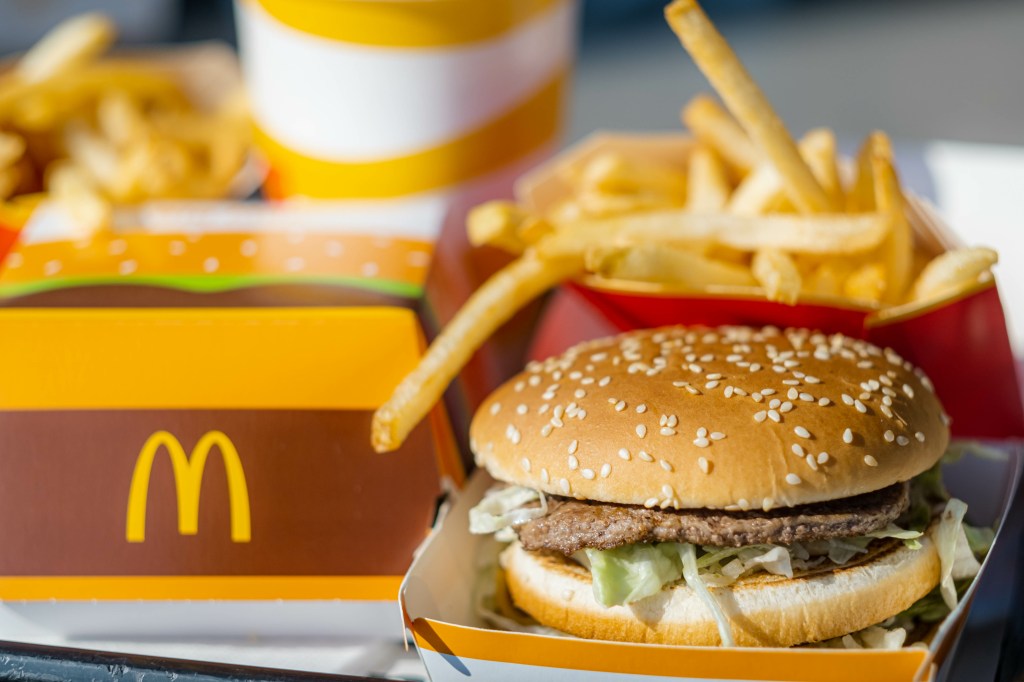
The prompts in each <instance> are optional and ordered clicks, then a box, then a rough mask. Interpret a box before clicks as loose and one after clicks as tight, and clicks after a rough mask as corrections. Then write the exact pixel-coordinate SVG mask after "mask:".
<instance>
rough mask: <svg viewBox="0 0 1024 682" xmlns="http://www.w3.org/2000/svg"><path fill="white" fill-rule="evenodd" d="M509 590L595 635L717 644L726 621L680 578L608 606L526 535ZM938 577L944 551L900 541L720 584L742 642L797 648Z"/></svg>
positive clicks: (902, 603)
mask: <svg viewBox="0 0 1024 682" xmlns="http://www.w3.org/2000/svg"><path fill="white" fill-rule="evenodd" d="M501 563H502V565H503V566H504V568H505V571H506V579H507V582H508V589H509V593H510V594H511V595H512V600H513V602H514V603H515V605H516V606H517V607H519V608H520V609H522V610H523V611H525V612H526V613H528V614H530V615H531V616H532V617H533V618H535V619H536V620H537V622H539V623H541V624H542V625H546V626H548V627H552V628H555V629H557V630H561V631H563V632H566V633H569V634H571V635H575V636H577V637H584V638H587V639H606V640H613V641H619V642H643V643H652V644H685V645H689V646H717V645H719V644H721V639H720V637H719V635H718V626H717V625H716V623H715V620H714V618H713V617H712V616H711V613H710V611H709V610H708V608H707V606H705V604H704V602H702V601H701V599H700V597H698V596H697V594H696V593H694V591H693V590H691V589H690V588H688V587H687V586H686V585H685V584H677V585H674V586H673V587H670V588H668V589H665V590H662V591H661V592H660V593H659V594H656V595H654V596H652V597H648V598H646V599H643V600H641V601H638V602H635V603H633V604H629V605H627V606H611V607H605V606H601V605H600V604H599V603H598V602H597V600H596V599H595V598H594V592H593V589H592V584H591V578H590V572H589V571H588V570H587V569H586V568H584V567H582V566H580V565H579V564H577V563H576V562H574V561H572V560H571V559H567V558H565V557H563V556H561V555H556V554H547V553H539V552H530V551H527V550H525V549H523V547H522V545H520V544H519V543H518V542H516V543H513V544H512V545H511V546H510V547H509V548H508V549H506V550H505V552H504V553H503V554H502V557H501ZM938 582H939V556H938V553H937V551H936V549H935V545H934V543H932V541H931V539H930V538H928V537H927V536H925V537H922V538H921V548H920V549H916V550H913V549H909V548H907V547H906V546H905V545H904V544H903V543H902V542H901V541H899V540H886V541H880V542H876V543H873V545H872V548H871V550H870V551H869V552H868V553H867V554H866V555H862V556H861V557H860V560H859V561H855V562H854V561H851V562H850V563H848V564H846V565H844V566H842V567H838V568H832V569H821V570H817V571H810V572H806V573H804V574H800V575H797V576H796V577H794V578H786V577H785V576H776V575H771V574H766V573H759V574H755V575H752V576H748V577H745V578H742V579H740V580H738V581H737V582H735V583H733V584H732V585H730V586H729V587H724V588H711V593H712V594H713V595H715V598H716V599H718V602H719V603H720V604H721V606H722V610H723V611H724V612H725V614H726V615H727V616H728V618H729V621H730V623H731V625H732V632H733V637H734V638H735V640H736V644H737V645H738V646H765V647H789V646H794V645H797V644H803V643H806V642H818V641H821V640H824V639H830V638H832V637H840V636H842V635H845V634H847V633H850V632H855V631H857V630H862V629H864V628H866V627H869V626H871V625H876V624H877V623H879V622H881V621H883V620H885V619H886V618H889V617H891V616H895V615H896V614H898V613H899V612H901V611H903V610H904V609H906V608H907V607H909V606H910V605H911V604H913V603H914V602H915V601H917V600H918V599H920V598H921V597H923V596H924V595H926V594H928V592H930V591H931V590H932V588H934V587H935V586H936V585H937V584H938Z"/></svg>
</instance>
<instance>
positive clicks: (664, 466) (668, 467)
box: [658, 460, 672, 471]
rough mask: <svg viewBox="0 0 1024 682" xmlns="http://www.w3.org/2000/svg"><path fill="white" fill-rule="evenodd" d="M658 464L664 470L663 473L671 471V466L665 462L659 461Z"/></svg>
mask: <svg viewBox="0 0 1024 682" xmlns="http://www.w3.org/2000/svg"><path fill="white" fill-rule="evenodd" d="M658 464H660V465H661V468H662V469H664V470H665V471H672V465H671V464H669V463H668V462H666V461H665V460H660V461H659V462H658Z"/></svg>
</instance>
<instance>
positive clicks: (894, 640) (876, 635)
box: [808, 625, 907, 649]
mask: <svg viewBox="0 0 1024 682" xmlns="http://www.w3.org/2000/svg"><path fill="white" fill-rule="evenodd" d="M906 641H907V631H906V629H904V628H902V627H885V626H884V625H872V626H871V627H868V628H864V629H863V630H860V631H858V632H851V633H850V634H848V635H843V636H842V637H836V638H834V639H826V640H825V641H823V642H816V643H814V644H810V645H808V646H811V647H815V648H822V649H901V648H903V644H904V643H905V642H906Z"/></svg>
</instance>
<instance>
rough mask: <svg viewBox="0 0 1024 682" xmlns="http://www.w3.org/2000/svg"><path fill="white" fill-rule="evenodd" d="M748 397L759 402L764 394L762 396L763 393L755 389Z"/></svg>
mask: <svg viewBox="0 0 1024 682" xmlns="http://www.w3.org/2000/svg"><path fill="white" fill-rule="evenodd" d="M750 397H751V398H753V399H754V402H755V403H759V402H761V401H762V400H764V396H763V395H761V394H760V393H758V392H757V391H755V392H753V393H751V394H750Z"/></svg>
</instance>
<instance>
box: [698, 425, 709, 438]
mask: <svg viewBox="0 0 1024 682" xmlns="http://www.w3.org/2000/svg"><path fill="white" fill-rule="evenodd" d="M707 435H708V430H707V429H705V428H704V427H703V426H702V427H700V428H699V429H697V438H707Z"/></svg>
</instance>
